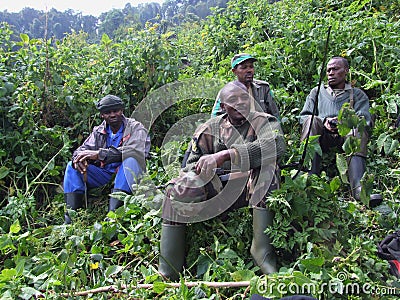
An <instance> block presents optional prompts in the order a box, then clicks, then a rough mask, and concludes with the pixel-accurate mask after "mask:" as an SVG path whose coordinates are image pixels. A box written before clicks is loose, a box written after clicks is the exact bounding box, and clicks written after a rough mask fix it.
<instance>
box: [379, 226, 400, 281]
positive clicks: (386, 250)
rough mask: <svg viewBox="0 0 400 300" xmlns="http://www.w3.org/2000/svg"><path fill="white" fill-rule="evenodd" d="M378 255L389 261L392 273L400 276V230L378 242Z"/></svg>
mask: <svg viewBox="0 0 400 300" xmlns="http://www.w3.org/2000/svg"><path fill="white" fill-rule="evenodd" d="M378 256H379V257H380V258H382V259H385V260H387V261H388V262H389V265H390V274H392V275H394V276H396V277H397V278H400V230H399V231H396V232H394V233H392V234H389V235H388V236H386V237H385V238H384V239H383V241H382V242H380V243H379V244H378Z"/></svg>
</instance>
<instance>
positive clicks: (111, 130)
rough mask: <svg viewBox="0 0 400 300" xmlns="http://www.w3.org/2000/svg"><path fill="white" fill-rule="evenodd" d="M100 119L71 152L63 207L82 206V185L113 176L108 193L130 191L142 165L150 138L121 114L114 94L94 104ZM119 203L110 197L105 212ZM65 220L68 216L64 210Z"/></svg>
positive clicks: (99, 182) (94, 184) (100, 182)
mask: <svg viewBox="0 0 400 300" xmlns="http://www.w3.org/2000/svg"><path fill="white" fill-rule="evenodd" d="M96 107H97V109H98V110H99V111H100V116H101V118H102V119H103V122H102V123H101V124H100V125H99V126H96V127H94V129H93V131H92V133H91V134H90V136H89V137H88V138H87V139H86V140H85V142H84V143H83V144H82V145H81V146H80V147H79V148H78V149H76V150H75V151H74V153H73V155H72V161H70V162H69V163H68V165H67V168H66V170H65V175H64V197H65V202H66V206H67V209H72V210H76V209H78V208H82V207H83V206H84V195H85V192H86V188H88V189H90V188H95V187H99V186H103V185H105V184H107V183H108V182H110V180H111V178H112V176H113V175H114V174H116V176H115V182H114V189H113V190H112V192H116V191H123V192H126V193H130V191H131V186H132V184H133V183H134V182H135V181H136V180H137V178H138V176H140V174H141V173H142V171H143V170H144V169H145V167H146V163H145V153H146V151H148V150H149V146H150V141H149V139H148V135H147V130H146V129H145V128H144V127H143V125H142V124H141V123H140V122H138V121H136V120H134V119H132V118H126V117H125V116H124V114H123V109H124V104H123V102H122V100H121V99H120V98H119V97H117V96H114V95H107V96H105V97H104V98H102V99H101V100H99V101H98V102H97V103H96ZM122 204H123V202H122V201H120V200H118V199H115V198H113V197H111V198H110V200H109V211H113V210H115V209H117V208H118V207H120V206H121V205H122ZM65 223H66V224H70V223H71V218H70V216H69V214H68V212H66V214H65Z"/></svg>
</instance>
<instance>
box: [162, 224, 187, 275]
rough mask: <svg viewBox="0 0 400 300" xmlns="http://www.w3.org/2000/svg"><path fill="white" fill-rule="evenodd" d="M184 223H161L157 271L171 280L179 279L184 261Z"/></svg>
mask: <svg viewBox="0 0 400 300" xmlns="http://www.w3.org/2000/svg"><path fill="white" fill-rule="evenodd" d="M185 227H186V226H185V225H184V224H179V225H171V224H162V228H161V240H160V259H159V265H158V271H159V272H160V273H161V275H162V276H164V277H166V278H168V279H169V280H171V281H177V280H179V273H181V272H182V270H183V264H184V261H185Z"/></svg>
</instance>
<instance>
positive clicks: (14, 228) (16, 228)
mask: <svg viewBox="0 0 400 300" xmlns="http://www.w3.org/2000/svg"><path fill="white" fill-rule="evenodd" d="M20 230H21V225H20V224H19V220H18V219H17V220H15V222H14V223H13V224H12V225H11V226H10V233H18V232H20Z"/></svg>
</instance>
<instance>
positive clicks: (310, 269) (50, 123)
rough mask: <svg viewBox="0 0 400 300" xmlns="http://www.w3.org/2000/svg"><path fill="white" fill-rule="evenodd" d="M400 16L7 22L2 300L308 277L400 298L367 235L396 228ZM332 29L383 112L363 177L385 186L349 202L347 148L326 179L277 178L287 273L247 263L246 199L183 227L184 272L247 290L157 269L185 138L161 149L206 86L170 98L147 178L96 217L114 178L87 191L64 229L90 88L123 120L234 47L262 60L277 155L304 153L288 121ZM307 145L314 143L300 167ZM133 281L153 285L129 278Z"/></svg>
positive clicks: (359, 10)
mask: <svg viewBox="0 0 400 300" xmlns="http://www.w3.org/2000/svg"><path fill="white" fill-rule="evenodd" d="M399 13H400V5H399V2H398V1H371V0H370V1H366V0H359V1H334V0H329V1H319V2H318V1H312V0H307V1H302V2H298V1H293V0H288V1H279V2H276V3H274V4H270V3H269V1H251V0H239V1H235V2H233V1H232V2H229V3H228V5H227V8H226V9H215V10H214V13H213V14H212V15H211V16H210V17H209V18H208V19H207V20H206V21H198V22H195V23H183V24H181V25H180V26H175V27H169V28H167V29H166V30H164V29H165V28H164V29H163V30H160V28H162V26H163V24H162V22H160V23H157V22H154V23H152V24H150V23H148V24H147V25H145V27H144V29H143V30H140V31H138V30H132V31H129V30H124V29H123V28H120V31H121V37H122V36H123V37H124V38H119V39H118V41H117V40H114V39H111V38H110V35H107V34H103V35H102V37H101V41H100V42H99V43H97V44H91V43H89V42H88V39H89V36H88V34H86V33H84V32H81V33H73V34H70V35H68V36H66V37H65V38H64V39H62V40H43V39H33V38H32V37H30V36H29V35H27V34H21V35H20V40H19V41H18V42H14V41H13V32H12V31H11V30H10V27H9V26H8V25H6V24H2V25H1V26H0V41H1V44H0V45H1V47H0V54H1V55H0V60H1V63H0V102H1V104H2V105H1V110H0V118H1V123H2V127H1V131H0V157H1V162H0V197H1V198H0V199H1V203H0V262H1V265H2V267H1V269H0V270H1V273H0V294H2V296H1V298H0V299H16V298H22V299H30V298H32V297H35V295H36V296H39V295H44V297H45V298H46V299H60V298H66V297H68V294H71V293H72V292H74V291H84V290H91V289H94V288H98V287H104V286H109V285H115V286H116V288H119V290H120V291H119V293H115V294H114V293H112V291H111V290H110V291H108V292H107V291H103V292H102V293H97V294H93V291H92V292H90V293H89V296H88V297H92V298H95V299H106V298H107V297H108V296H115V297H120V298H121V297H122V298H131V299H135V298H140V299H154V298H156V299H227V298H230V299H242V297H244V298H245V297H248V296H249V295H250V294H251V293H253V292H258V293H261V294H263V295H266V296H271V297H272V296H274V297H280V296H283V292H288V293H289V294H293V293H295V289H291V290H288V289H287V288H288V287H290V286H292V287H293V288H295V287H296V286H298V287H299V286H302V285H304V284H308V285H309V286H310V287H314V288H315V292H314V296H316V297H319V298H324V299H385V298H386V299H394V298H396V296H393V295H386V296H383V295H382V293H383V291H386V293H387V294H388V293H393V292H394V291H393V290H390V289H389V288H392V287H394V288H396V292H397V293H399V292H400V286H399V283H398V281H396V279H395V278H394V277H393V276H391V275H390V274H389V272H388V265H387V262H386V261H383V260H381V259H379V258H378V257H377V255H376V245H377V243H378V242H379V241H381V240H382V239H383V238H384V237H385V236H386V235H387V234H388V233H390V232H392V231H393V230H395V229H398V227H399V224H398V212H399V200H398V199H399V193H400V190H399V181H400V176H399V174H400V171H399V170H400V167H399V156H400V154H399V142H398V139H399V131H398V129H396V128H395V127H394V120H395V119H396V117H397V115H398V113H399V112H398V107H399V105H400V96H399V82H400V69H399V66H400V62H399V57H400V55H399V54H400V53H399V51H400V50H399V49H400V42H399V41H400V39H399V33H400V21H399ZM329 27H331V36H330V40H329V47H328V53H327V55H328V57H329V56H337V55H342V56H345V57H347V58H348V59H349V61H350V64H351V80H352V82H353V83H354V84H355V85H356V86H358V87H361V88H362V89H364V90H365V91H366V93H367V94H368V95H369V97H370V99H371V101H370V103H371V112H372V113H373V114H374V115H375V116H376V122H375V126H374V128H373V130H372V133H371V142H370V144H369V158H368V164H367V169H368V170H367V173H368V174H367V176H365V187H367V188H368V191H369V192H371V191H378V192H380V193H381V194H382V195H383V196H384V199H385V202H384V205H383V206H380V207H378V208H376V209H370V208H369V207H368V205H365V204H363V203H357V202H354V201H353V200H352V198H351V197H350V195H349V192H348V183H347V182H346V179H345V176H344V175H345V172H346V167H345V166H344V165H345V164H343V161H344V160H345V156H346V155H347V154H348V152H347V153H346V152H345V153H342V154H338V155H337V156H336V157H337V159H336V160H335V159H332V160H330V161H326V165H328V166H329V168H327V171H326V172H325V173H323V175H322V176H321V178H318V177H316V176H307V174H303V173H300V175H299V176H297V177H296V178H293V175H294V174H295V173H296V170H294V169H290V168H289V169H284V170H282V181H283V183H282V187H281V189H280V190H279V191H276V192H275V193H274V194H273V195H272V196H271V197H270V198H269V200H268V201H269V206H270V207H271V209H272V210H274V212H275V219H274V220H275V222H274V225H273V227H271V228H269V229H268V232H269V233H270V234H271V236H272V237H273V241H274V246H275V247H276V249H277V253H278V258H279V264H280V266H282V268H281V270H280V272H279V273H277V274H272V275H269V276H261V274H260V273H259V271H258V269H257V267H255V266H254V264H253V262H252V260H251V257H250V253H249V247H250V241H251V212H250V211H249V209H241V210H238V211H236V212H233V213H231V214H230V215H229V218H228V220H227V221H222V220H219V219H214V220H210V221H207V222H204V223H199V224H191V225H190V226H188V241H187V245H188V249H187V253H188V254H187V266H188V269H187V270H186V271H185V273H184V279H185V280H187V281H196V280H206V281H242V280H250V283H251V285H250V289H246V288H219V289H214V288H210V287H207V286H205V285H201V286H199V287H195V288H188V287H186V286H185V285H183V284H182V285H181V286H180V288H170V287H168V286H167V285H166V284H165V283H164V282H163V281H162V279H161V278H160V276H159V275H158V274H157V271H156V270H157V263H158V253H159V249H158V242H159V234H160V233H159V231H160V222H161V219H160V216H159V211H158V208H159V204H160V201H161V200H162V185H163V184H165V183H166V182H167V181H168V180H169V179H170V178H171V177H172V176H174V175H176V174H177V172H178V170H179V161H180V159H181V157H182V154H183V152H184V151H185V149H186V143H185V142H182V141H180V142H176V143H168V144H167V145H165V146H164V147H162V143H163V142H162V141H163V138H164V136H165V135H166V134H167V133H168V130H169V129H170V128H171V127H172V126H173V125H174V124H176V123H177V122H178V121H179V120H181V119H183V118H185V117H187V116H190V115H192V114H196V113H201V112H202V113H204V112H205V113H209V111H210V109H211V104H212V103H213V99H212V98H210V97H208V96H203V94H201V95H199V96H198V97H193V99H182V100H184V101H178V100H179V93H177V98H178V99H177V101H176V102H174V103H173V105H172V106H171V107H169V108H168V109H167V108H166V109H165V111H164V112H163V114H162V115H161V116H159V117H158V118H157V119H156V120H155V123H154V124H153V126H152V128H151V135H152V138H153V147H152V157H151V159H149V160H148V162H147V164H148V176H147V177H146V178H144V179H143V180H142V182H141V183H140V185H139V186H138V187H137V191H136V193H135V195H132V196H125V195H120V197H121V199H124V200H125V206H124V207H121V208H120V209H118V210H117V211H116V212H115V213H110V214H109V215H108V217H109V218H108V219H107V221H105V217H106V212H105V207H106V206H107V205H106V202H107V197H108V192H109V190H108V188H109V187H105V188H103V189H97V190H95V191H91V192H90V200H91V201H90V205H89V209H87V210H83V211H78V212H77V213H76V215H75V216H74V220H75V222H74V224H73V225H71V226H65V225H60V224H61V223H62V220H63V213H64V202H63V201H64V200H63V195H62V189H61V185H60V184H61V182H62V176H63V169H64V168H65V165H66V163H67V161H68V160H69V159H70V156H71V152H72V150H73V149H74V148H75V147H76V146H77V145H78V144H80V143H81V142H82V140H83V139H84V138H85V137H86V136H87V135H88V133H89V132H90V129H91V128H92V127H93V125H95V124H97V123H98V122H99V117H98V114H97V113H96V111H95V108H94V105H93V104H94V102H95V101H96V100H97V99H99V98H100V97H101V96H103V95H105V94H107V93H113V94H116V95H118V96H120V97H121V98H122V99H123V100H124V101H125V102H126V103H127V109H126V115H131V114H132V113H133V112H134V110H135V108H136V107H137V106H138V105H139V103H140V102H141V100H142V99H145V98H148V97H150V96H151V95H154V93H156V92H157V91H159V90H160V88H162V87H165V86H167V87H168V86H169V84H171V83H173V82H175V81H176V80H181V81H185V80H188V79H193V78H195V79H196V80H197V81H200V78H207V79H212V80H215V81H217V82H218V81H221V80H222V81H225V82H226V81H229V80H231V79H232V78H233V77H232V76H233V75H232V74H231V72H230V68H229V60H230V57H231V56H232V55H233V54H234V53H237V52H242V51H246V52H250V53H254V54H255V55H257V57H259V60H258V62H257V67H256V68H257V69H256V76H257V78H260V79H266V80H268V81H269V82H270V83H271V85H272V88H273V91H274V93H275V96H276V98H277V101H278V105H279V107H280V110H281V115H282V126H283V129H284V133H285V139H286V143H287V146H288V147H287V153H286V155H285V157H284V159H283V161H282V164H286V165H287V164H290V163H292V162H296V161H298V160H299V159H300V156H301V153H302V151H303V148H304V145H303V144H300V143H299V130H300V129H299V125H298V120H297V116H298V114H299V112H300V109H301V107H302V106H303V103H304V101H305V97H306V95H307V94H308V92H309V90H310V89H311V88H312V87H314V86H315V85H316V84H317V82H318V79H319V72H320V68H321V64H322V61H323V57H324V45H325V39H326V37H327V32H328V28H329ZM161 32H162V33H161ZM182 57H185V59H187V61H186V60H182ZM160 99H161V98H160ZM162 100H165V99H162ZM187 134H188V136H187V138H189V135H190V133H189V132H188V133H187ZM315 148H316V146H315V144H314V143H311V144H310V145H309V148H308V150H309V155H308V159H307V161H306V163H307V164H309V157H310V153H312V151H313V149H315ZM335 166H337V168H336V167H335ZM155 186H157V188H156V187H155ZM189 245H190V247H189ZM142 283H152V284H154V285H153V288H152V289H149V290H148V289H139V288H137V285H138V284H142ZM278 283H281V284H283V285H284V287H285V288H286V289H284V290H282V289H280V288H279V286H278ZM340 284H342V287H348V285H351V284H357V285H358V287H361V286H363V285H365V284H368V285H369V286H370V287H372V288H374V292H368V291H367V292H366V291H365V290H364V291H362V290H361V291H354V289H353V290H351V291H349V290H346V289H344V290H342V292H340V290H339V289H338V288H339V287H340ZM328 287H329V288H328ZM369 291H371V289H370V290H369ZM63 293H65V294H63ZM83 297H84V296H82V298H83ZM71 298H72V297H71Z"/></svg>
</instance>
